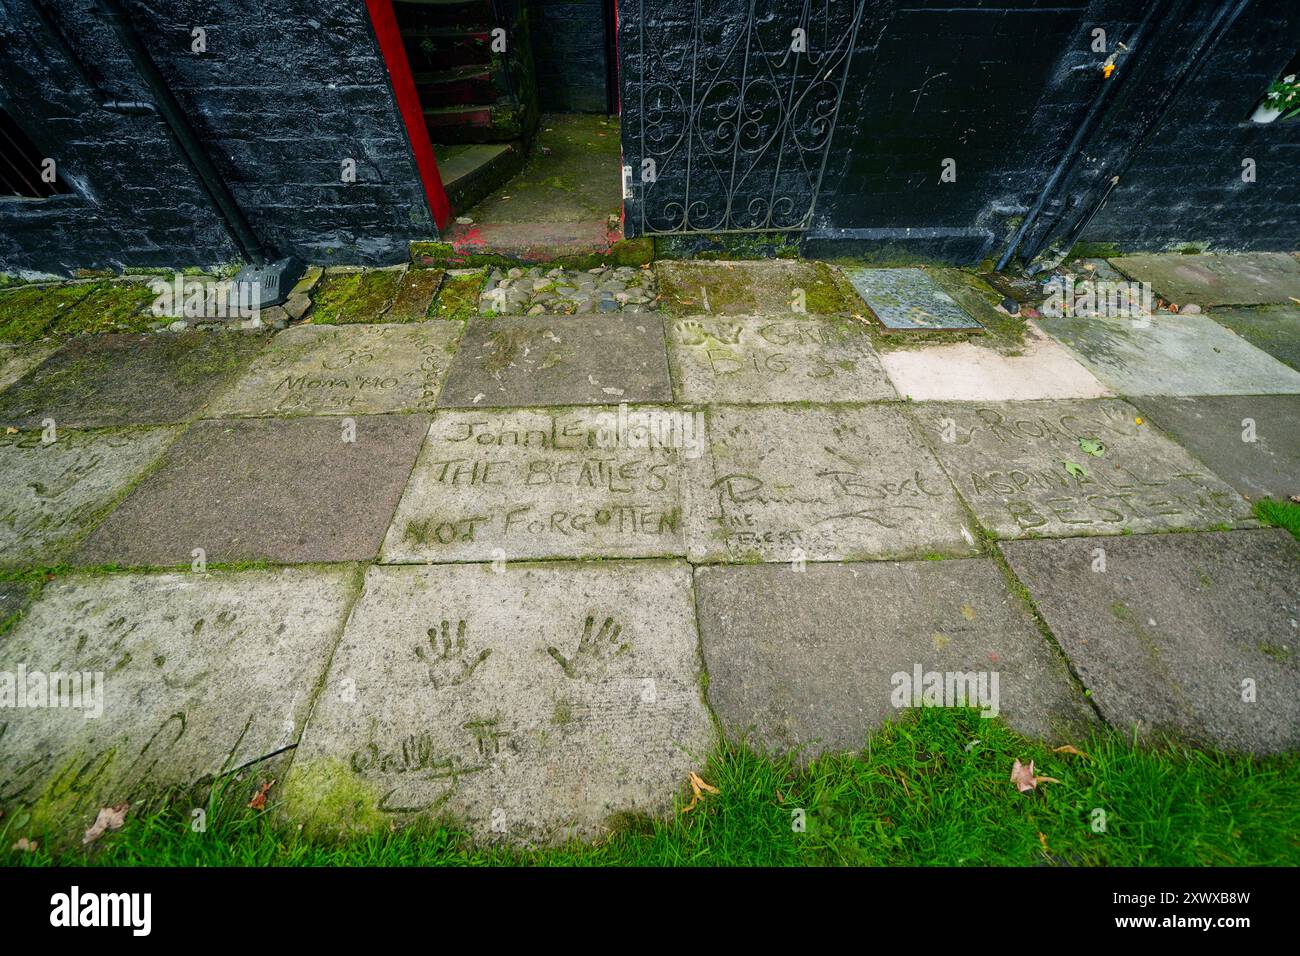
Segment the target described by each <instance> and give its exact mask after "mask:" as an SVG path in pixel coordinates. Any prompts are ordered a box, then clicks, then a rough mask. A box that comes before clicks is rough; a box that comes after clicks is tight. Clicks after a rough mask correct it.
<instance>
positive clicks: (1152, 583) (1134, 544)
mask: <svg viewBox="0 0 1300 956" xmlns="http://www.w3.org/2000/svg"><path fill="white" fill-rule="evenodd" d="M1000 547H1001V549H1002V552H1003V554H1005V555H1006V559H1007V561H1008V562H1009V563H1010V564H1011V567H1012V569H1013V570H1014V571H1015V573H1016V576H1017V577H1018V578H1019V579H1020V580H1021V581H1022V582H1024V584H1025V586H1026V587H1027V588H1028V589H1029V593H1030V595H1031V597H1032V598H1033V601H1034V604H1035V606H1036V607H1037V608H1038V610H1039V612H1040V613H1041V614H1042V616H1043V619H1044V620H1045V621H1046V622H1047V626H1048V627H1049V628H1051V631H1052V634H1053V635H1054V636H1055V637H1056V640H1057V641H1058V642H1059V643H1060V645H1061V647H1062V648H1063V649H1064V650H1065V653H1066V654H1067V655H1069V657H1070V660H1071V661H1072V662H1073V663H1074V667H1075V671H1076V673H1078V675H1079V679H1080V680H1081V681H1082V682H1083V684H1084V686H1085V687H1087V688H1088V690H1089V691H1090V692H1091V695H1092V700H1093V701H1094V703H1095V704H1096V705H1097V708H1098V709H1099V710H1100V711H1101V714H1102V716H1103V717H1105V718H1106V720H1107V721H1108V722H1109V723H1111V724H1113V725H1114V726H1116V727H1118V728H1120V729H1121V730H1123V731H1125V732H1130V733H1137V734H1138V735H1140V736H1142V737H1144V738H1150V737H1155V738H1157V739H1158V738H1160V737H1163V736H1166V735H1172V736H1174V737H1177V738H1181V739H1183V740H1186V741H1188V742H1191V743H1193V744H1198V745H1201V746H1216V747H1222V748H1224V749H1228V750H1243V751H1257V752H1264V753H1273V752H1279V751H1294V750H1295V748H1296V747H1297V746H1300V640H1298V636H1297V629H1296V621H1297V620H1298V619H1300V588H1297V586H1296V583H1297V581H1300V545H1297V544H1296V542H1295V541H1294V540H1293V539H1292V538H1291V536H1290V535H1289V534H1287V533H1286V532H1285V531H1283V530H1281V529H1278V528H1269V529H1262V530H1257V531H1233V532H1227V533H1220V534H1213V533H1210V534H1173V535H1141V536H1135V537H1129V538H1116V539H1113V540H1107V541H1106V542H1105V543H1104V546H1103V547H1102V548H1100V549H1099V548H1098V542H1097V541H1096V539H1092V540H1082V539H1077V538H1076V539H1066V540H1061V541H1013V542H1006V543H1004V544H1002V545H1000Z"/></svg>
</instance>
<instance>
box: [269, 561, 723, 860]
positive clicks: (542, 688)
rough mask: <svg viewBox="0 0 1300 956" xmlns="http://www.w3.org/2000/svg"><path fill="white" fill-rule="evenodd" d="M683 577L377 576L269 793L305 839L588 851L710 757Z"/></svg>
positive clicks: (655, 573) (682, 570) (645, 571)
mask: <svg viewBox="0 0 1300 956" xmlns="http://www.w3.org/2000/svg"><path fill="white" fill-rule="evenodd" d="M696 643H697V638H696V631H695V618H694V608H693V604H692V600H691V571H690V568H689V567H687V566H686V565H685V564H684V563H680V562H645V561H641V562H629V563H621V562H608V563H603V564H585V565H571V564H563V563H553V564H544V565H526V564H525V565H516V564H507V565H505V566H503V567H502V568H500V569H499V570H494V569H493V567H492V566H491V565H482V564H460V565H439V566H436V567H374V568H371V569H370V570H369V571H368V572H367V575H366V584H365V591H364V592H363V594H362V596H361V598H360V600H359V601H358V602H357V605H356V607H355V608H354V610H353V612H352V614H351V616H350V618H349V620H348V625H347V630H346V631H345V633H344V636H343V640H342V641H341V642H340V644H339V647H338V650H337V651H336V652H335V654H334V658H333V661H332V662H331V665H330V672H329V677H328V679H327V680H326V683H325V687H324V689H323V692H322V694H321V696H320V699H319V702H318V703H317V706H316V708H315V709H314V711H313V712H312V716H311V720H310V721H309V723H308V725H307V729H306V731H305V733H304V734H303V739H302V742H301V744H300V745H299V747H298V750H297V752H296V754H295V756H294V761H293V766H292V768H291V770H290V773H289V776H288V779H287V780H286V781H285V786H284V790H283V791H282V793H281V797H282V804H281V807H282V809H283V812H284V813H285V814H286V815H287V817H288V819H289V821H290V822H292V823H301V824H303V825H304V826H305V827H306V829H307V831H308V832H309V833H317V832H331V831H334V832H338V831H360V830H371V831H376V832H386V831H387V830H388V828H389V827H390V826H394V825H400V824H403V823H407V822H410V821H412V820H415V819H420V818H423V819H426V820H428V819H439V818H450V819H452V820H454V821H456V822H457V823H459V824H462V825H464V826H466V827H467V828H468V829H469V830H470V831H471V832H472V833H474V834H475V835H476V836H478V837H481V838H484V839H497V840H500V839H509V840H512V841H517V842H521V843H525V842H527V843H531V842H538V843H541V842H546V843H551V842H560V841H562V840H563V839H565V838H568V837H576V838H582V839H591V838H594V837H598V836H601V835H603V834H604V833H606V832H608V831H607V829H606V827H607V825H608V821H609V819H610V818H611V817H614V816H615V815H626V814H631V813H639V814H653V815H667V814H668V813H670V812H672V809H673V802H674V798H675V797H677V795H678V794H679V793H680V792H681V790H682V788H683V785H684V784H685V782H686V777H687V774H688V773H689V772H690V771H691V770H693V769H697V768H699V767H701V766H702V763H703V761H704V760H705V759H706V758H707V755H708V753H709V751H710V749H711V747H712V746H713V744H714V734H713V729H712V726H711V723H710V719H709V715H708V711H707V710H706V709H705V706H704V703H703V701H702V700H701V690H700V683H699V678H700V666H699V658H698V655H697V651H696Z"/></svg>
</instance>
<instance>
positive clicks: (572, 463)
mask: <svg viewBox="0 0 1300 956" xmlns="http://www.w3.org/2000/svg"><path fill="white" fill-rule="evenodd" d="M702 418H703V417H702V415H700V414H699V413H692V412H690V411H687V410H679V409H669V408H663V407H649V406H624V407H623V408H622V409H620V408H618V407H607V408H581V409H563V410H559V409H556V410H547V409H542V410H536V411H534V410H520V411H503V412H496V411H484V412H450V411H440V412H438V413H437V414H435V415H434V419H433V425H432V427H431V428H430V429H429V437H428V439H427V440H426V442H425V444H424V447H423V448H422V449H421V451H420V457H419V460H418V461H417V462H416V466H415V470H414V471H413V472H412V475H411V481H410V483H409V484H408V485H407V488H406V491H405V493H404V494H403V496H402V501H401V504H400V505H398V508H397V515H396V516H395V517H394V519H393V524H392V527H391V528H390V529H389V532H388V536H387V538H386V539H385V541H384V548H383V558H384V560H385V561H393V562H417V561H489V560H493V559H501V560H510V561H514V560H519V559H523V558H574V557H589V558H601V557H611V558H613V557H667V556H681V555H683V554H684V553H685V544H684V525H685V522H684V521H683V517H682V499H681V472H682V461H683V458H684V456H688V455H690V454H695V455H698V454H699V453H700V451H701V450H702V448H703V443H704V434H703V420H702Z"/></svg>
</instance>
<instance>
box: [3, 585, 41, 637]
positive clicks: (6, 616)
mask: <svg viewBox="0 0 1300 956" xmlns="http://www.w3.org/2000/svg"><path fill="white" fill-rule="evenodd" d="M32 587H33V585H32V584H31V583H29V582H27V581H2V582H0V626H3V625H5V624H7V623H8V622H9V620H10V619H11V618H12V617H13V616H14V615H15V614H17V613H18V612H19V611H21V610H22V609H23V608H24V607H25V606H26V605H27V601H28V598H29V597H30V596H31V592H32Z"/></svg>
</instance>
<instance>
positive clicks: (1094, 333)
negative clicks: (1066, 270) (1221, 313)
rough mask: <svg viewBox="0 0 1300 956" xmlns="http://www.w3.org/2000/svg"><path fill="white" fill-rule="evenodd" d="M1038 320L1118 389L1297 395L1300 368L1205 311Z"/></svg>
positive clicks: (1135, 392) (1125, 391) (1147, 392)
mask: <svg viewBox="0 0 1300 956" xmlns="http://www.w3.org/2000/svg"><path fill="white" fill-rule="evenodd" d="M1040 324H1041V325H1042V326H1043V328H1044V329H1046V330H1047V331H1048V332H1049V333H1050V334H1051V335H1052V336H1053V337H1054V338H1056V339H1057V340H1058V341H1059V342H1061V343H1062V344H1063V345H1065V347H1066V348H1068V349H1069V350H1070V351H1071V352H1072V353H1073V354H1074V355H1075V356H1077V357H1078V359H1079V361H1081V362H1082V363H1083V364H1084V365H1086V366H1087V367H1088V368H1089V370H1090V371H1091V372H1092V373H1093V374H1094V375H1096V376H1097V378H1099V379H1101V380H1102V381H1103V382H1105V383H1106V384H1107V385H1109V386H1111V387H1112V388H1113V389H1114V390H1115V391H1116V392H1118V393H1119V394H1121V395H1262V394H1267V393H1270V392H1286V393H1293V394H1294V393H1300V372H1297V371H1296V370H1295V369H1292V368H1288V367H1287V366H1285V365H1283V364H1282V363H1281V362H1279V361H1277V359H1275V358H1273V357H1272V356H1271V355H1269V354H1268V353H1267V352H1263V351H1261V350H1260V349H1257V348H1255V346H1253V345H1251V344H1250V343H1249V342H1248V341H1246V340H1245V339H1244V338H1242V337H1240V336H1238V335H1234V334H1233V333H1232V332H1229V331H1228V330H1227V329H1225V328H1223V326H1221V325H1219V324H1218V323H1217V322H1215V321H1214V320H1213V319H1210V318H1209V317H1207V316H1204V315H1168V316H1166V315H1155V316H1151V317H1150V318H1146V319H1135V320H1128V319H1094V318H1074V317H1058V318H1043V319H1041V320H1040Z"/></svg>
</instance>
